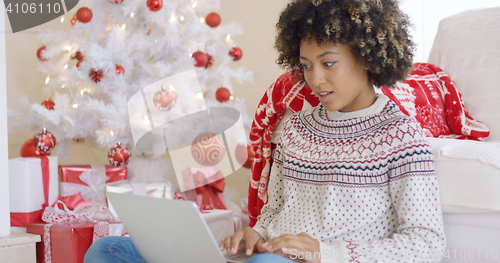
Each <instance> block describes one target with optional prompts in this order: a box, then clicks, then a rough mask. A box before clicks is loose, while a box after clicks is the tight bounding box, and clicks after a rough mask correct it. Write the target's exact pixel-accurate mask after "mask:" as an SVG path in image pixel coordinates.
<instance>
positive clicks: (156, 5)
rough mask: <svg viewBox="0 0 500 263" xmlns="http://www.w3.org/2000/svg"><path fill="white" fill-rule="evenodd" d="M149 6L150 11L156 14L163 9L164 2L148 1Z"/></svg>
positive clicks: (160, 0)
mask: <svg viewBox="0 0 500 263" xmlns="http://www.w3.org/2000/svg"><path fill="white" fill-rule="evenodd" d="M147 5H148V9H149V10H151V11H154V12H156V11H158V10H160V9H161V7H162V6H163V1H162V0H148V2H147Z"/></svg>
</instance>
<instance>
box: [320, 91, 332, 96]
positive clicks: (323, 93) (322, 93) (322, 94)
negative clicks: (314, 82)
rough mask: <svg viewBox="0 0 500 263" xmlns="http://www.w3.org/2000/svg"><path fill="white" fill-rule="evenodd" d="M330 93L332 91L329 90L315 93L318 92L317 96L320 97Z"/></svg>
mask: <svg viewBox="0 0 500 263" xmlns="http://www.w3.org/2000/svg"><path fill="white" fill-rule="evenodd" d="M332 93H333V91H329V92H318V93H316V94H318V97H320V98H324V97H326V96H328V95H330V94H332Z"/></svg>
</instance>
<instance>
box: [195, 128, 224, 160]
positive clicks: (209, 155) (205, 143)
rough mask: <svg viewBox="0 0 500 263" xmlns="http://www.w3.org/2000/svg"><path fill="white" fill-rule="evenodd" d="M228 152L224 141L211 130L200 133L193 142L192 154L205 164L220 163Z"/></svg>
mask: <svg viewBox="0 0 500 263" xmlns="http://www.w3.org/2000/svg"><path fill="white" fill-rule="evenodd" d="M225 154H226V147H225V146H224V142H223V141H222V140H221V139H220V138H219V136H216V135H215V134H213V133H211V132H206V133H202V134H200V135H199V136H198V137H196V139H194V141H193V143H192V144H191V155H192V156H193V158H194V160H195V161H196V162H197V163H199V164H201V165H204V166H212V165H216V164H218V163H219V162H220V161H221V160H222V158H224V155H225Z"/></svg>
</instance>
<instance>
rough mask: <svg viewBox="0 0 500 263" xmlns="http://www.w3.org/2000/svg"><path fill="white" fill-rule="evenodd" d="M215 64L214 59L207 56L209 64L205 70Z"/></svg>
mask: <svg viewBox="0 0 500 263" xmlns="http://www.w3.org/2000/svg"><path fill="white" fill-rule="evenodd" d="M213 63H214V58H213V57H212V56H210V55H209V54H207V64H206V65H205V68H209V67H211V66H212V64H213Z"/></svg>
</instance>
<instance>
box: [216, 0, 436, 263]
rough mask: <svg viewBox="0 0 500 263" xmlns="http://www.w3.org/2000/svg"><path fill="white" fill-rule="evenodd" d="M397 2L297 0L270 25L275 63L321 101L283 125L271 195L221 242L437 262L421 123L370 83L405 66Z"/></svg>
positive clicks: (327, 257) (408, 52)
mask: <svg viewBox="0 0 500 263" xmlns="http://www.w3.org/2000/svg"><path fill="white" fill-rule="evenodd" d="M408 26H409V22H408V18H407V17H406V16H405V15H404V14H402V12H401V11H400V9H399V7H398V5H397V1H396V0H323V1H320V0H319V1H318V0H316V1H315V0H312V1H311V0H294V1H292V2H291V3H289V4H288V6H287V8H286V9H285V10H284V11H283V12H282V14H281V17H280V19H279V22H278V24H277V27H278V32H277V38H276V44H275V46H276V48H277V50H278V52H279V58H278V63H279V64H281V65H282V66H283V67H285V68H288V69H291V70H295V73H296V74H299V75H300V76H301V77H302V81H305V82H307V84H308V85H309V86H310V88H311V89H312V91H313V92H314V94H315V95H316V96H317V97H318V98H319V100H320V105H319V106H317V107H315V108H313V109H310V110H306V111H301V112H299V113H297V114H296V115H293V116H292V117H290V118H289V119H288V120H287V121H286V122H285V123H284V125H283V130H282V131H281V137H280V140H279V143H278V145H277V147H276V150H275V151H274V153H273V154H274V155H273V158H274V162H273V165H272V168H271V175H270V178H269V184H268V195H269V196H268V203H267V204H266V205H264V207H263V208H262V210H261V215H260V217H259V219H258V221H257V223H256V225H255V226H254V227H253V228H250V227H249V228H246V229H244V230H239V231H237V232H236V233H235V234H234V235H233V236H231V237H227V238H226V239H225V240H224V241H222V242H221V244H220V248H221V250H227V251H228V252H229V253H236V250H237V249H238V247H239V246H240V244H241V245H242V246H243V245H244V247H245V249H246V253H247V255H251V254H252V253H253V252H271V253H263V254H258V255H257V256H254V257H253V258H252V259H251V260H250V261H251V262H266V261H269V262H289V261H290V260H289V259H285V258H283V257H279V256H276V255H273V254H276V253H284V254H287V255H289V257H290V258H292V259H304V260H306V261H312V262H439V261H440V260H441V257H442V254H443V252H444V247H445V236H444V232H443V222H442V214H441V206H440V202H439V191H438V184H437V180H436V177H435V174H434V164H433V156H432V153H431V151H430V149H429V147H428V144H427V142H426V139H425V137H424V135H423V132H422V131H421V129H420V128H419V125H418V124H417V123H415V122H414V121H412V120H411V119H410V118H409V117H408V116H406V115H404V114H403V113H402V112H401V111H400V110H399V109H398V107H397V106H396V105H395V104H394V103H393V102H392V101H390V100H389V99H388V98H387V97H385V96H384V95H377V94H376V93H375V91H374V87H373V86H374V85H375V86H382V85H386V86H391V85H393V84H394V83H395V82H396V81H398V80H402V79H404V77H405V75H406V74H408V73H409V72H410V70H411V67H412V52H413V43H412V42H411V40H410V36H409V34H408Z"/></svg>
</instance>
